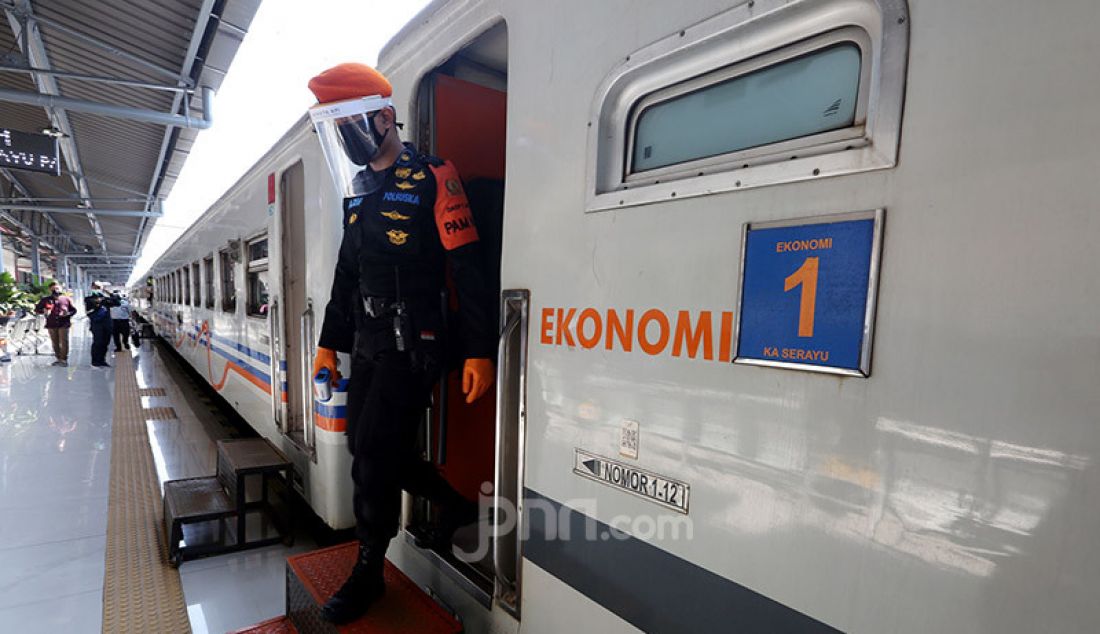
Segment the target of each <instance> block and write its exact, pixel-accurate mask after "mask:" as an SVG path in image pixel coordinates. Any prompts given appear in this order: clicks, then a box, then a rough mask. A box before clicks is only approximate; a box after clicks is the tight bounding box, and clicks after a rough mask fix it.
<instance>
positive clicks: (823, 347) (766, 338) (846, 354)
mask: <svg viewBox="0 0 1100 634" xmlns="http://www.w3.org/2000/svg"><path fill="white" fill-rule="evenodd" d="M884 216H885V210H882V209H879V210H875V211H867V212H855V213H845V214H835V215H829V216H820V217H815V218H801V219H797V220H784V221H777V222H761V223H748V224H746V225H745V227H744V235H743V236H742V243H741V294H740V297H739V298H738V311H737V314H738V322H737V335H736V337H735V345H736V352H735V355H734V362H735V363H745V364H751V365H766V366H774V367H783V368H790V369H796V370H810V371H815V372H830V373H835V374H845V375H850V376H868V375H869V374H870V372H871V342H872V338H873V337H872V336H873V327H874V319H875V296H876V288H877V283H878V268H879V258H880V251H881V245H882V226H883V219H884Z"/></svg>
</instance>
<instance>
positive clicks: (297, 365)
mask: <svg viewBox="0 0 1100 634" xmlns="http://www.w3.org/2000/svg"><path fill="white" fill-rule="evenodd" d="M279 201H280V203H279V222H280V232H279V246H280V251H279V252H280V257H279V260H280V270H279V273H280V275H279V280H280V289H279V290H280V296H281V304H282V306H281V311H279V312H280V313H281V314H279V315H277V317H280V319H279V320H278V322H276V323H275V324H274V327H276V328H280V329H282V332H281V333H279V334H280V337H279V341H280V342H281V343H282V349H281V350H280V351H279V358H280V359H281V360H282V361H283V362H284V363H285V379H284V381H285V384H284V388H283V393H284V394H285V402H284V403H283V404H282V406H283V408H284V409H283V422H284V424H283V426H282V429H283V433H284V434H286V435H287V436H288V437H289V438H290V439H291V441H293V442H294V444H295V445H297V446H298V447H300V448H302V449H303V450H305V451H307V453H308V451H309V448H310V444H311V443H310V441H311V439H310V438H307V429H312V425H308V426H307V425H306V422H307V421H309V420H310V419H311V418H312V412H311V409H312V404H311V402H310V401H311V399H310V392H309V391H308V388H307V387H306V381H305V379H304V377H307V376H308V375H309V371H308V370H307V369H306V366H307V365H308V364H309V363H310V361H311V359H312V356H313V355H312V351H311V350H306V349H305V345H306V342H310V341H312V333H306V332H303V328H302V327H301V326H307V327H308V326H309V325H310V322H311V321H312V320H311V319H310V317H311V315H312V306H311V305H310V304H309V300H308V298H307V291H306V262H305V253H306V243H305V236H306V233H307V232H306V226H305V212H306V210H305V175H304V168H303V165H302V162H301V161H297V162H296V163H294V164H293V165H291V166H290V167H288V168H286V169H285V170H283V172H282V173H281V174H280V175H279ZM273 392H274V390H273Z"/></svg>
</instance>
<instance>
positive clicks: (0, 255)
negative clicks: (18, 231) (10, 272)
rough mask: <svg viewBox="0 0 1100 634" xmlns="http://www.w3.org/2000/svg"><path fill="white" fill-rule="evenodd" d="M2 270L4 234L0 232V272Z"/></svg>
mask: <svg viewBox="0 0 1100 634" xmlns="http://www.w3.org/2000/svg"><path fill="white" fill-rule="evenodd" d="M3 272H4V234H3V233H2V232H0V273H3Z"/></svg>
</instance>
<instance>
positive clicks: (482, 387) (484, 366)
mask: <svg viewBox="0 0 1100 634" xmlns="http://www.w3.org/2000/svg"><path fill="white" fill-rule="evenodd" d="M496 372H497V371H496V368H495V367H493V361H492V360H491V359H466V363H465V365H463V366H462V393H463V394H465V395H466V402H467V403H473V402H474V401H476V400H477V399H479V398H481V397H482V396H483V395H484V394H485V393H486V392H488V391H489V388H490V387H492V386H493V377H494V376H495V375H496Z"/></svg>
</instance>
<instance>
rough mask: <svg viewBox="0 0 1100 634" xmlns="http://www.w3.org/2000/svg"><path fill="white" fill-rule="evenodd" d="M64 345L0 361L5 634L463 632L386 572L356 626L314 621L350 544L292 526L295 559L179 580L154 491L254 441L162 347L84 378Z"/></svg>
mask: <svg viewBox="0 0 1100 634" xmlns="http://www.w3.org/2000/svg"><path fill="white" fill-rule="evenodd" d="M70 343H71V351H70V357H69V366H68V367H56V366H53V365H51V364H52V362H53V361H54V358H53V355H52V352H51V350H50V346H49V344H48V343H46V344H45V345H44V346H40V347H39V349H38V354H33V353H31V354H25V355H14V356H13V357H12V361H11V362H3V363H0V632H21V633H23V632H25V633H35V632H51V633H52V632H67V633H69V632H75V633H83V632H88V633H94V632H111V633H112V634H113V633H115V632H143V633H144V632H173V633H175V632H188V631H190V632H194V633H196V634H208V633H209V634H213V633H224V632H332V631H339V632H367V633H371V634H389V633H396V632H419V633H423V634H429V633H432V632H440V633H450V634H456V633H458V632H461V631H462V626H461V624H460V623H459V622H458V621H457V620H456V619H455V617H454V616H452V615H451V614H450V613H449V612H448V611H446V610H444V609H443V608H442V607H440V606H439V605H438V604H437V603H435V601H433V600H432V599H431V598H429V597H428V596H427V595H426V594H424V592H423V591H422V590H421V589H420V588H419V587H418V586H417V585H416V584H415V583H414V582H413V581H411V580H410V579H409V578H408V577H406V576H405V575H404V574H402V573H401V571H399V570H398V569H397V568H396V567H394V566H393V565H392V564H390V563H389V562H387V563H386V578H387V591H386V595H385V597H384V598H383V599H382V600H381V601H380V602H379V603H378V604H377V605H376V606H375V607H373V608H372V609H371V610H370V611H369V612H368V614H367V616H366V617H364V618H363V619H360V620H359V621H356V622H355V623H352V624H349V625H348V626H344V627H340V628H333V627H332V626H331V625H329V624H327V623H325V622H324V621H323V620H322V619H321V618H320V606H321V605H323V604H324V602H325V601H326V600H327V599H328V597H330V596H331V595H332V593H334V592H335V591H336V590H337V588H339V586H340V584H341V583H342V582H343V580H344V579H345V578H346V576H347V574H348V572H349V571H350V570H351V567H352V565H353V564H354V561H355V556H356V552H357V550H356V545H355V544H354V542H352V543H347V544H342V545H338V546H332V547H328V548H319V547H318V545H317V543H316V542H315V541H314V540H313V539H312V538H311V536H310V535H309V534H308V533H307V528H306V527H304V526H300V525H299V526H297V527H296V528H295V529H293V532H292V534H291V535H289V536H288V537H292V543H293V546H290V547H288V546H285V545H283V544H276V545H272V546H266V547H261V548H255V549H251V550H240V551H237V552H231V553H229V554H222V555H217V556H207V557H203V558H198V559H194V560H190V561H188V560H186V559H185V560H184V561H183V562H182V564H180V565H179V566H178V568H176V567H174V566H173V565H172V564H171V562H170V561H169V557H168V555H167V551H168V549H167V537H166V533H165V530H164V516H163V512H162V510H163V508H164V507H163V504H162V502H163V500H164V489H165V482H167V481H169V480H178V479H184V478H198V477H202V476H210V474H213V473H215V471H216V470H217V469H219V465H218V455H219V446H221V447H223V448H224V447H228V446H244V445H241V444H240V443H244V444H249V443H252V444H254V443H256V442H259V443H263V442H264V441H263V440H262V439H258V438H254V439H252V440H248V439H247V438H248V437H249V436H251V431H250V430H248V429H247V428H242V427H241V426H240V425H238V424H236V423H234V422H233V421H232V420H231V419H230V418H229V416H230V415H231V414H227V413H226V412H225V411H224V410H221V409H220V408H219V407H218V406H217V405H216V403H215V402H214V401H213V399H211V398H210V393H208V392H206V391H205V390H204V389H203V388H201V387H200V385H199V383H198V382H197V380H196V378H195V377H194V375H191V374H190V373H188V372H187V371H185V370H184V369H183V367H182V365H181V362H180V360H179V359H178V358H176V357H175V356H174V355H173V354H172V353H171V352H169V351H168V348H167V347H165V346H161V345H158V344H157V343H156V342H155V341H145V342H143V343H142V345H141V346H139V347H134V348H132V349H131V350H122V351H119V352H117V353H116V352H109V353H108V359H107V361H108V363H109V364H110V367H109V368H93V367H92V366H91V358H90V353H89V348H90V346H91V335H90V333H89V332H88V329H87V326H86V324H85V323H84V321H83V320H82V319H78V320H75V321H74V324H73V327H72V329H71V338H70ZM221 441H226V442H221ZM251 530H252V529H250V531H251ZM259 530H264V527H260V529H259ZM186 539H187V541H190V539H191V538H190V537H187V538H186ZM249 539H251V538H249ZM287 541H291V540H287Z"/></svg>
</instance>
